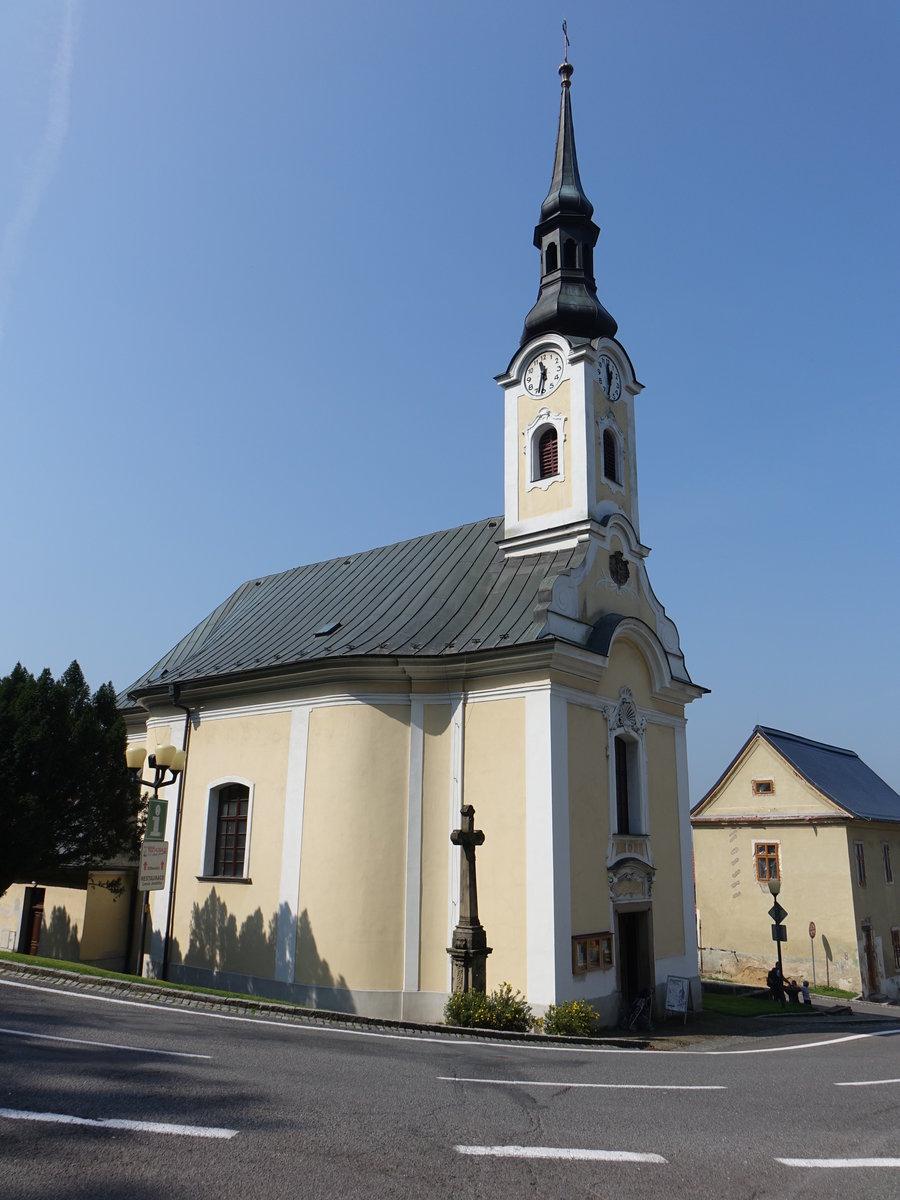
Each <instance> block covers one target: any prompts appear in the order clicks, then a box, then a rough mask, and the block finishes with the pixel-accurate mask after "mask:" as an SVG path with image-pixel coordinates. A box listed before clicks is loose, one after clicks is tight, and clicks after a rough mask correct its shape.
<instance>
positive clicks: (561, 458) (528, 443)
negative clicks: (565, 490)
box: [523, 408, 566, 492]
mask: <svg viewBox="0 0 900 1200" xmlns="http://www.w3.org/2000/svg"><path fill="white" fill-rule="evenodd" d="M548 427H552V428H553V429H555V430H556V466H557V471H556V474H555V475H547V476H546V477H545V478H544V479H540V478H538V479H536V478H535V476H536V475H540V469H541V466H540V457H539V455H538V442H539V441H540V440H541V434H542V433H543V432H544V430H545V429H547V428H548ZM565 429H566V418H565V416H564V415H563V414H562V413H553V412H551V411H550V409H549V408H542V409H541V411H540V412H539V413H538V414H537V416H536V417H535V418H534V420H533V421H532V422H531V424H529V425H526V427H525V431H524V435H523V436H524V438H525V490H526V492H530V491H531V490H532V488H540V489H541V491H546V490H547V488H548V487H549V486H550V484H551V483H563V482H564V481H565V478H566V457H565V445H566V434H565Z"/></svg>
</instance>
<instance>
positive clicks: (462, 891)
mask: <svg viewBox="0 0 900 1200" xmlns="http://www.w3.org/2000/svg"><path fill="white" fill-rule="evenodd" d="M459 811H460V815H461V816H462V828H461V829H454V830H453V832H452V833H451V834H450V841H451V842H452V843H453V845H454V846H459V847H460V848H461V849H462V852H463V853H462V858H461V860H460V864H459V924H458V925H457V926H456V928H455V929H454V930H453V945H452V946H450V947H449V948H448V950H447V953H448V954H449V955H450V958H451V959H452V961H453V984H452V988H453V992H454V994H455V993H458V992H484V991H486V990H487V987H486V983H487V956H488V955H489V954H490V953H491V948H490V947H489V946H488V944H487V934H486V933H485V932H484V929H483V928H482V925H481V922H480V921H479V920H478V886H477V884H476V881H475V847H476V846H480V845H482V844H483V842H484V830H482V829H476V828H475V809H474V808H473V807H472V805H471V804H464V805H463V807H462V808H461V809H460V810H459Z"/></svg>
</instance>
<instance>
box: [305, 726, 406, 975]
mask: <svg viewBox="0 0 900 1200" xmlns="http://www.w3.org/2000/svg"><path fill="white" fill-rule="evenodd" d="M408 789H409V708H408V707H407V706H400V705H390V706H384V707H377V708H376V707H369V706H367V705H356V704H351V705H345V706H338V707H334V708H322V709H314V710H313V712H312V713H311V714H310V723H309V752H308V756H307V775H306V801H305V805H304V813H303V856H302V863H301V868H300V899H299V913H300V922H299V929H298V938H297V957H296V968H295V975H294V978H295V981H296V982H297V983H309V984H320V985H328V986H331V985H336V986H338V987H349V988H359V989H366V990H377V991H383V990H400V989H402V987H403V935H404V911H405V899H406V821H407V804H408V794H409V792H408Z"/></svg>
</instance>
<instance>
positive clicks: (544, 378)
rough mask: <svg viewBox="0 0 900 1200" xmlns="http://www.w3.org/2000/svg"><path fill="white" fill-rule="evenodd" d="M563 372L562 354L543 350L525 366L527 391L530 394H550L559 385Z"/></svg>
mask: <svg viewBox="0 0 900 1200" xmlns="http://www.w3.org/2000/svg"><path fill="white" fill-rule="evenodd" d="M562 373H563V360H562V355H560V354H557V353H556V351H555V350H542V351H541V353H540V354H536V355H535V356H534V358H533V359H532V360H531V362H530V363H529V364H528V366H527V367H526V368H525V391H526V392H527V393H528V395H529V396H549V395H550V393H551V392H554V391H556V389H557V387H559V381H560V380H561V379H562Z"/></svg>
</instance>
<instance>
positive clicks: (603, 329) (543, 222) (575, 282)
mask: <svg viewBox="0 0 900 1200" xmlns="http://www.w3.org/2000/svg"><path fill="white" fill-rule="evenodd" d="M566 45H567V46H568V38H567V39H566ZM573 69H574V68H573V67H572V64H571V63H570V62H569V59H568V54H567V56H566V60H565V62H564V63H563V64H562V65H561V66H560V68H559V74H560V78H561V80H562V96H561V98H560V104H559V131H558V133H557V136H556V158H555V159H554V162H553V178H552V180H551V182H550V191H549V192H548V193H547V198H546V199H545V200H544V203H543V204H542V205H541V219H540V221H539V222H538V224H537V225H536V226H535V229H534V244H535V246H536V247H537V248H538V250H540V252H541V286H540V291H539V292H538V298H537V302H536V303H535V306H534V308H533V309H532V310H531V312H530V313H529V314H528V316H527V317H526V318H525V328H524V330H523V332H522V338H521V344H522V345H524V344H525V343H526V342H528V341H531V339H532V338H533V337H535V336H536V335H537V334H539V333H547V332H553V333H562V334H568V335H569V336H570V337H582V338H596V337H613V336H614V335H615V332H616V329H617V328H618V326H617V325H616V322H615V320H614V319H613V317H612V316H610V314H609V313H608V312H607V311H606V309H605V308H604V307H603V305H602V304H601V303H600V301H599V300H598V299H597V285H596V283H595V281H594V246H595V245H596V242H597V237H598V235H599V233H600V230H599V229H598V228H597V226H596V225H595V224H594V222H593V221H592V220H591V217H592V215H593V212H594V206H593V205H592V204H591V202H590V200H588V198H587V196H586V195H585V192H584V188H583V187H582V186H581V176H580V175H579V174H578V157H577V155H576V153H575V126H574V124H573V121H572V98H571V95H570V89H571V84H572V72H573Z"/></svg>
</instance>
